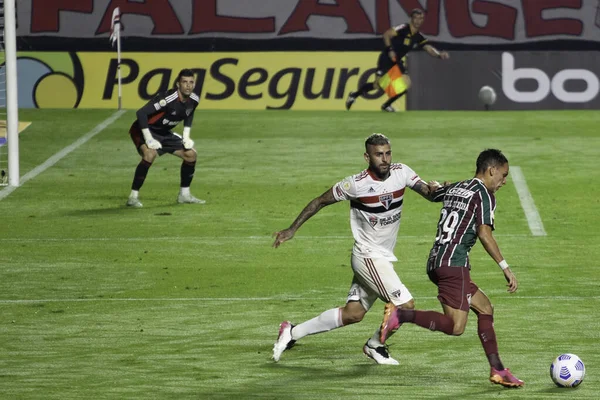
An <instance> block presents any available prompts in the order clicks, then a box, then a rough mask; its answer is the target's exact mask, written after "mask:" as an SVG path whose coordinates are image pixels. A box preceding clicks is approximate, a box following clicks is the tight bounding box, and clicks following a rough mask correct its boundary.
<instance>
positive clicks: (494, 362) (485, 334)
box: [477, 314, 504, 370]
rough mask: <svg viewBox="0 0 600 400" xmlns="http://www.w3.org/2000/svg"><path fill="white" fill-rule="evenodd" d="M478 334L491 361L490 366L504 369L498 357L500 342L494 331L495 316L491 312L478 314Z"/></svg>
mask: <svg viewBox="0 0 600 400" xmlns="http://www.w3.org/2000/svg"><path fill="white" fill-rule="evenodd" d="M477 335H478V336H479V340H481V345H482V346H483V351H485V355H486V356H487V358H488V361H489V362H490V366H492V367H494V368H496V369H497V370H503V369H504V366H503V365H502V362H501V361H500V357H498V342H497V341H496V331H494V316H493V315H489V314H479V315H477Z"/></svg>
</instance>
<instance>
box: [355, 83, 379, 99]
mask: <svg viewBox="0 0 600 400" xmlns="http://www.w3.org/2000/svg"><path fill="white" fill-rule="evenodd" d="M371 90H375V82H368V83H365V84H364V85H362V86H361V87H360V88H358V91H357V92H354V93H353V95H354V96H355V97H360V96H364V95H366V94H367V93H369V92H370V91H371Z"/></svg>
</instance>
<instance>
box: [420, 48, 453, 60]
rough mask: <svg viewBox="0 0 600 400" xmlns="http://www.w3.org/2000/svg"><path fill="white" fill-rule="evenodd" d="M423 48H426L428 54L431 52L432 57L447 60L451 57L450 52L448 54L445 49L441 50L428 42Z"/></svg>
mask: <svg viewBox="0 0 600 400" xmlns="http://www.w3.org/2000/svg"><path fill="white" fill-rule="evenodd" d="M423 49H425V51H426V52H427V54H429V55H430V56H432V57H436V58H441V59H442V60H447V59H449V58H450V54H448V53H447V52H445V51H439V50H438V49H436V48H435V47H433V46H432V45H430V44H426V45H425V46H423Z"/></svg>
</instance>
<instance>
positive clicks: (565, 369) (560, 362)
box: [550, 353, 585, 387]
mask: <svg viewBox="0 0 600 400" xmlns="http://www.w3.org/2000/svg"><path fill="white" fill-rule="evenodd" d="M584 376H585V365H583V361H581V358H579V357H577V356H576V355H575V354H568V353H567V354H561V355H560V356H558V357H556V359H555V360H554V362H552V364H551V365H550V377H551V378H552V381H553V382H554V383H556V385H557V386H560V387H575V386H578V385H579V384H580V383H581V382H583V377H584Z"/></svg>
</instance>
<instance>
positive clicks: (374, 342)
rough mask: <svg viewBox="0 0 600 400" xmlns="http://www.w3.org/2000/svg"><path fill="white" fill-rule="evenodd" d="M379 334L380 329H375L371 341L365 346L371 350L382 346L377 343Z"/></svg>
mask: <svg viewBox="0 0 600 400" xmlns="http://www.w3.org/2000/svg"><path fill="white" fill-rule="evenodd" d="M380 333H381V328H377V330H376V331H375V333H374V334H373V336H371V339H369V341H368V342H367V344H368V345H369V346H371V347H373V348H375V349H376V348H377V347H380V346H383V344H382V343H381V342H380V341H379V334H380Z"/></svg>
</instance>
